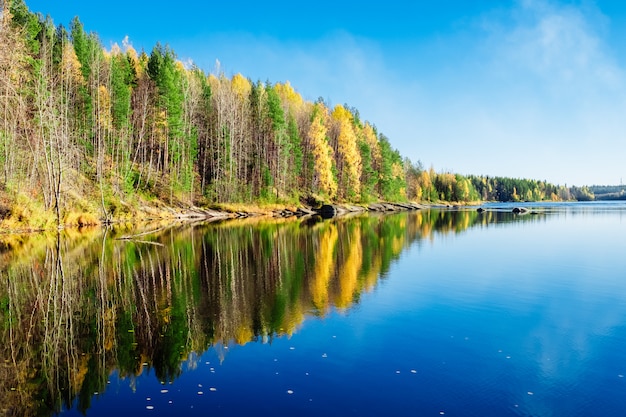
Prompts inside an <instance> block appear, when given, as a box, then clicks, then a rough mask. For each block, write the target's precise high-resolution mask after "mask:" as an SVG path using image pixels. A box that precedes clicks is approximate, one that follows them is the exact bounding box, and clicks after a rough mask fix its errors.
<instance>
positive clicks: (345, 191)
mask: <svg viewBox="0 0 626 417" xmlns="http://www.w3.org/2000/svg"><path fill="white" fill-rule="evenodd" d="M331 117H332V119H333V121H334V122H335V123H336V128H337V131H336V143H337V176H338V180H339V193H340V196H341V197H343V198H347V199H349V200H355V199H356V198H357V197H358V196H359V195H360V192H361V154H360V152H359V147H358V145H357V136H356V133H355V131H354V125H353V120H352V113H350V112H349V111H348V110H347V109H346V108H345V107H343V106H342V105H337V106H335V108H334V110H333V112H332V114H331Z"/></svg>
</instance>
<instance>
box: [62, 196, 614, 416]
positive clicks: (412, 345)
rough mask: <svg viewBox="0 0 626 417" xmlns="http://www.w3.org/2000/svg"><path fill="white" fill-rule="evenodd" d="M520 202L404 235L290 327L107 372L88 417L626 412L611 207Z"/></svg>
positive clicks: (466, 414)
mask: <svg viewBox="0 0 626 417" xmlns="http://www.w3.org/2000/svg"><path fill="white" fill-rule="evenodd" d="M531 207H532V208H533V209H536V210H538V211H541V212H540V213H539V214H534V215H533V216H537V218H536V219H533V220H532V221H509V222H504V223H495V224H488V225H484V226H477V227H473V228H469V229H467V230H463V231H460V232H459V233H445V234H444V233H442V234H437V233H434V234H433V235H432V236H431V237H430V238H429V239H424V240H420V241H417V242H415V243H414V244H412V245H411V246H409V247H406V248H405V249H404V251H403V253H402V255H401V256H400V257H399V259H397V260H396V261H395V262H394V263H393V264H392V265H391V267H390V269H389V270H388V271H387V272H386V273H385V276H384V277H381V279H380V281H379V283H378V284H377V286H376V287H375V288H374V289H373V290H371V291H369V292H366V293H364V294H362V295H361V297H360V299H359V301H358V303H356V304H354V305H352V306H351V307H350V308H348V309H339V308H334V309H332V310H331V311H330V312H329V313H328V314H326V315H324V316H315V315H312V314H311V315H308V316H307V318H306V319H305V320H304V322H303V323H302V325H301V326H300V327H299V328H298V329H297V331H296V332H295V333H294V334H292V335H291V336H280V337H276V338H273V339H272V340H268V339H265V340H258V341H255V342H250V343H247V344H245V345H243V346H241V345H237V344H235V343H228V344H227V345H224V344H219V345H216V346H213V347H211V348H210V349H209V350H208V351H206V352H198V353H197V354H196V355H193V356H192V357H190V358H188V359H187V360H186V361H185V362H184V364H183V369H182V373H181V375H180V376H179V377H178V378H176V379H175V380H174V381H173V382H172V383H167V384H162V383H160V382H159V381H158V380H157V378H155V376H154V375H153V374H152V373H151V371H150V369H149V368H148V367H146V369H145V370H144V372H143V373H142V374H141V375H140V376H138V377H137V378H135V379H132V380H130V379H129V378H123V379H120V378H119V376H118V374H117V373H113V374H112V375H111V376H110V378H109V384H108V386H107V389H106V391H105V392H103V393H97V394H95V395H94V399H93V401H92V404H91V407H90V409H89V410H88V415H89V416H111V415H189V416H194V415H198V416H200V415H202V416H206V415H219V416H245V415H253V414H254V415H293V416H326V417H328V416H376V415H388V416H391V415H393V416H441V415H445V416H481V417H485V416H568V417H572V416H620V415H626V377H625V375H626V211H625V208H624V205H623V204H621V203H603V204H596V205H584V204H577V205H532V206H531ZM498 208H501V209H503V210H505V209H507V210H508V209H509V208H510V206H506V205H504V206H503V205H499V206H498ZM62 415H68V416H70V415H80V413H79V412H78V411H77V410H76V409H70V410H64V411H63V412H62Z"/></svg>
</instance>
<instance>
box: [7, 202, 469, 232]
mask: <svg viewBox="0 0 626 417" xmlns="http://www.w3.org/2000/svg"><path fill="white" fill-rule="evenodd" d="M459 206H461V205H457V206H453V205H451V204H445V203H441V204H434V203H427V204H426V203H415V202H393V203H390V202H377V203H370V204H350V203H331V204H324V205H321V206H320V207H310V206H306V205H299V206H295V205H289V204H286V205H280V204H272V205H267V206H263V205H254V204H250V205H246V204H232V205H231V204H223V205H215V206H212V207H207V208H204V207H197V206H188V207H180V206H179V207H170V206H161V207H158V206H146V205H143V206H139V207H134V208H133V212H132V213H128V214H126V215H124V216H120V217H115V216H113V217H112V218H110V219H102V218H100V219H98V218H96V217H95V216H93V215H92V214H89V213H84V214H80V213H79V214H76V215H75V216H73V219H74V220H73V221H71V222H65V224H61V225H60V226H57V225H56V224H54V225H49V226H48V227H33V226H31V225H29V224H28V221H24V219H17V220H16V219H11V218H10V217H6V218H4V219H2V220H0V234H4V235H8V234H30V233H40V232H47V231H59V230H64V229H76V228H78V229H80V228H83V227H102V226H108V225H116V224H138V223H142V222H152V221H172V222H174V221H211V220H216V221H218V220H234V219H246V218H252V217H258V218H262V217H266V218H291V217H307V216H320V217H322V218H332V217H339V216H343V215H347V214H351V213H393V212H401V211H414V210H423V209H432V208H436V209H450V208H454V207H459ZM129 215H130V217H129ZM6 220H9V221H6Z"/></svg>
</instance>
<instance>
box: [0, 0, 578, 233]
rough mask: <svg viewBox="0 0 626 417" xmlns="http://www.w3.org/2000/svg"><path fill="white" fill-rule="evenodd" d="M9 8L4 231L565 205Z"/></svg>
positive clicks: (1, 47)
mask: <svg viewBox="0 0 626 417" xmlns="http://www.w3.org/2000/svg"><path fill="white" fill-rule="evenodd" d="M0 5H2V16H1V23H0V170H1V172H0V220H1V219H3V218H5V219H8V218H12V219H14V220H15V221H17V222H20V221H28V222H29V223H30V224H32V225H34V226H43V225H45V224H46V223H49V222H50V221H51V218H52V219H54V221H56V222H57V223H58V224H61V223H76V222H79V223H81V222H82V223H85V222H90V221H97V220H98V219H104V220H106V219H112V218H118V217H119V216H122V215H123V214H125V215H129V214H131V215H132V213H133V211H134V209H136V208H137V207H138V206H140V205H145V204H153V205H159V204H162V205H169V206H190V205H205V206H206V205H210V204H212V203H227V202H237V203H282V204H298V203H299V202H302V201H309V202H314V201H316V202H321V201H345V202H353V203H359V202H371V201H379V200H396V201H400V200H406V199H413V200H425V201H440V200H446V201H472V200H479V199H498V200H525V199H559V198H561V199H562V198H569V195H565V193H564V191H567V190H565V189H564V188H563V187H561V188H560V189H559V188H558V187H555V186H553V185H550V184H547V183H545V182H543V183H540V182H534V183H533V184H534V185H533V186H532V187H526V186H524V187H525V188H523V190H522V188H520V186H517V188H516V184H517V181H522V180H511V179H497V183H494V182H493V179H489V178H486V177H485V178H483V177H476V178H474V177H464V176H461V175H458V174H451V173H436V172H435V171H434V170H433V169H430V170H425V169H423V168H422V167H421V165H420V164H419V163H417V164H415V163H412V162H411V161H408V160H405V159H403V158H402V156H401V155H400V153H399V152H398V151H397V150H396V149H394V148H393V146H392V145H391V143H390V141H389V139H387V138H386V137H385V136H384V135H383V134H382V133H381V132H378V131H377V129H376V128H375V126H374V125H373V124H372V123H370V122H368V121H365V120H362V119H361V118H360V115H359V112H358V110H357V109H355V108H352V107H349V106H347V105H335V106H330V105H329V104H327V103H325V102H324V100H321V99H319V100H317V101H315V102H311V101H307V100H305V99H304V98H303V97H302V96H301V95H300V94H299V93H298V92H297V90H296V89H294V88H293V87H292V86H291V85H290V84H289V82H284V83H280V82H278V83H272V82H269V81H268V82H260V81H252V80H250V79H248V78H246V77H245V76H243V75H241V74H236V75H234V76H232V77H229V76H226V75H225V74H223V73H217V74H207V73H206V72H204V71H203V70H202V69H200V68H197V67H193V66H191V67H190V66H186V65H184V64H183V63H181V62H180V61H179V60H178V59H177V57H176V53H175V52H174V51H173V50H172V49H171V48H169V47H168V46H164V45H161V44H157V45H155V46H154V48H153V49H152V50H151V51H150V52H149V53H146V52H143V51H142V52H138V51H136V50H135V49H133V47H132V46H130V45H129V44H126V43H124V44H123V45H122V46H118V45H114V46H113V47H112V48H111V49H110V50H107V49H105V48H104V47H103V46H102V45H101V43H100V41H99V39H98V36H97V34H95V33H93V32H86V31H85V29H84V28H83V25H82V24H81V22H80V20H79V19H78V18H75V19H74V20H73V21H72V22H71V24H70V26H69V28H66V27H64V26H62V25H58V26H57V25H55V24H54V23H53V21H52V20H51V19H50V18H49V17H46V18H44V17H43V16H41V15H38V14H35V13H33V12H31V11H29V10H28V7H27V6H26V4H25V3H24V2H23V0H13V1H8V0H5V1H4V2H2V1H0ZM481 178H482V179H481ZM505 180H506V181H505ZM523 181H525V180H523ZM505 182H506V183H507V184H508V185H507V186H506V187H507V188H506V190H507V191H506V192H504V191H502V190H504V188H503V187H504V185H503V184H504V183H505ZM520 184H521V182H520ZM524 184H526V182H524ZM498 187H499V188H498ZM559 190H560V191H559ZM38 216H41V218H37V217H38ZM79 218H80V219H79Z"/></svg>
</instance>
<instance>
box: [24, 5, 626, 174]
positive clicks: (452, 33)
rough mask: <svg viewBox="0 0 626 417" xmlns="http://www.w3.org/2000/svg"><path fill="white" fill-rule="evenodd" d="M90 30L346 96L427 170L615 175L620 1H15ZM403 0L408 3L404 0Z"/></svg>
mask: <svg viewBox="0 0 626 417" xmlns="http://www.w3.org/2000/svg"><path fill="white" fill-rule="evenodd" d="M26 3H27V5H28V6H29V8H30V9H31V10H32V11H35V12H41V13H42V14H44V15H50V16H51V17H52V19H53V20H54V22H55V23H56V24H64V25H68V24H69V22H70V21H71V19H72V18H73V17H74V16H76V15H78V16H79V17H80V19H81V21H82V22H83V23H84V25H85V29H86V30H87V31H94V32H96V33H98V34H99V36H100V39H101V41H102V44H103V45H104V46H105V47H110V46H111V45H112V44H113V43H115V42H117V43H118V44H120V45H121V44H122V41H123V40H124V38H125V37H128V40H129V41H130V43H131V44H132V45H133V46H134V47H135V49H137V50H138V51H141V50H142V49H144V50H146V51H147V52H148V53H149V52H150V50H151V49H152V47H153V46H154V44H155V43H156V42H157V41H160V42H161V43H163V44H169V45H170V46H171V47H172V48H173V49H174V51H175V52H176V53H177V54H178V57H179V59H181V60H182V61H190V60H191V61H193V62H194V63H196V64H197V65H198V66H200V67H201V68H203V69H204V70H206V71H207V72H214V71H215V70H216V68H217V66H216V62H217V61H218V60H219V70H220V71H223V72H224V73H225V74H226V75H228V76H230V75H233V74H236V73H242V74H243V75H244V76H246V77H250V78H251V79H253V80H255V81H256V80H261V81H266V80H269V81H270V82H284V81H290V82H291V84H292V85H293V86H294V87H295V88H296V90H298V91H299V92H300V93H301V94H302V95H303V97H304V98H305V99H308V100H315V99H317V98H318V97H323V98H324V99H325V100H327V102H328V103H330V104H333V105H334V104H343V103H347V104H348V105H350V106H354V107H356V108H357V109H359V111H360V114H361V117H362V118H363V119H366V120H369V121H370V122H371V123H373V124H375V125H376V126H377V128H378V130H379V131H380V132H382V133H384V134H385V135H386V136H387V137H389V139H390V141H391V143H392V145H393V146H394V147H396V148H397V149H398V150H399V151H400V152H401V153H402V155H404V156H407V157H409V158H410V159H412V160H414V161H417V160H420V161H422V163H423V164H424V166H425V167H427V168H428V167H430V166H431V165H432V166H433V167H434V168H435V170H436V171H442V170H446V171H453V172H458V173H461V174H482V175H490V176H497V175H499V176H509V177H515V178H532V179H538V180H548V181H550V182H553V183H557V184H567V185H592V184H619V183H620V181H621V180H622V178H623V179H624V180H626V163H625V160H626V47H625V46H624V45H625V44H624V41H623V40H624V39H626V2H623V1H619V0H614V1H609V0H596V1H594V0H582V1H555V0H519V1H513V0H502V1H496V0H492V1H487V0H471V1H467V0H456V1H454V0H438V1H414V2H404V1H388V2H385V3H382V2H377V3H369V2H356V1H354V2H336V1H317V2H308V3H294V2H286V1H279V2H276V1H274V2H270V3H267V2H258V1H238V2H207V1H191V0H189V1H185V0H180V1H178V2H170V1H168V2H164V1H152V2H149V3H143V2H133V1H124V2H122V1H119V0H109V1H108V2H106V3H98V2H87V1H83V0H81V1H79V0H64V1H50V0H26ZM407 3H409V4H407Z"/></svg>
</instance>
